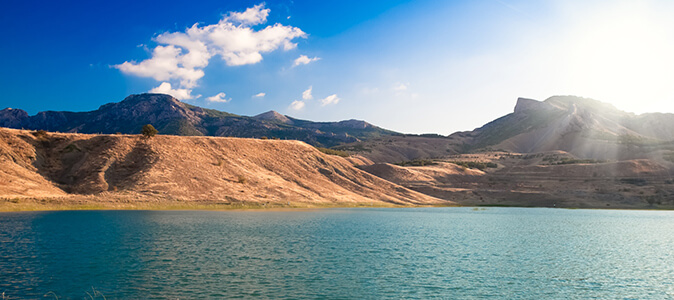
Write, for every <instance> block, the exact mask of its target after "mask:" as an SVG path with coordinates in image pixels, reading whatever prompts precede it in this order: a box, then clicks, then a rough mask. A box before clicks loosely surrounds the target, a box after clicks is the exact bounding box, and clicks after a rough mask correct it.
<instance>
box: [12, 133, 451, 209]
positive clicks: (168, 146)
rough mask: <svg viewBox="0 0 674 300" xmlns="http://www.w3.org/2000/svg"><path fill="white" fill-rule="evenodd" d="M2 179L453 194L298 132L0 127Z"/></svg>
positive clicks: (102, 196)
mask: <svg viewBox="0 0 674 300" xmlns="http://www.w3.org/2000/svg"><path fill="white" fill-rule="evenodd" d="M0 181H2V182H3V183H6V184H3V185H1V186H0V197H2V198H6V199H9V198H15V197H18V198H25V197H40V198H58V199H66V200H65V201H67V199H69V197H75V196H77V195H93V196H89V199H94V201H102V202H105V201H131V202H133V201H157V202H158V203H161V202H162V201H168V202H175V201H202V202H203V201H206V202H211V203H230V204H231V203H282V204H285V203H305V204H349V203H352V204H355V203H368V204H369V203H389V204H402V205H405V204H417V205H418V204H437V203H451V202H448V201H443V200H439V199H437V198H433V197H430V196H426V195H423V194H420V193H418V192H414V191H411V190H408V189H406V188H403V187H401V186H398V185H396V184H393V183H390V182H388V181H385V180H383V179H381V178H379V177H376V176H373V175H370V174H369V173H367V172H364V171H361V170H359V169H357V168H355V167H353V165H352V164H351V163H350V162H348V161H347V160H346V159H344V158H341V157H337V156H330V155H326V154H323V153H321V152H319V151H318V150H316V149H315V148H314V147H312V146H309V145H307V144H305V143H303V142H300V141H281V140H260V139H244V138H221V137H179V136H155V137H153V138H150V139H145V138H142V137H141V136H138V135H86V134H66V133H45V132H31V131H25V130H13V129H3V128H0ZM92 197H93V198H92ZM76 198H77V197H76ZM80 198H81V197H80ZM114 199H117V200H114ZM120 199H121V200H120Z"/></svg>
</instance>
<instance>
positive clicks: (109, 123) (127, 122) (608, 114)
mask: <svg viewBox="0 0 674 300" xmlns="http://www.w3.org/2000/svg"><path fill="white" fill-rule="evenodd" d="M148 123H149V124H152V125H154V126H155V127H156V128H157V129H158V130H159V133H160V134H169V135H182V136H229V137H249V138H273V139H292V140H300V141H304V142H307V143H309V144H311V145H314V146H321V147H333V148H336V149H338V150H344V151H347V152H350V153H358V154H361V155H363V156H365V157H367V158H368V159H371V160H373V161H374V162H399V161H406V160H414V159H432V158H441V157H444V156H447V155H452V154H461V153H471V152H475V151H484V150H501V151H510V152H517V153H537V152H544V151H553V150H562V151H566V152H569V153H571V154H573V155H574V156H576V157H579V158H586V159H613V160H622V159H633V158H648V157H650V156H651V154H652V153H653V152H657V151H661V150H662V149H668V148H667V147H669V146H671V145H673V141H674V114H663V113H648V114H641V115H635V114H633V113H628V112H624V111H621V110H618V109H617V108H615V107H613V106H612V105H610V104H607V103H603V102H600V101H597V100H593V99H587V98H581V97H575V96H553V97H550V98H548V99H546V100H545V101H537V100H533V99H526V98H519V99H517V103H516V105H515V108H514V111H513V112H512V113H510V114H507V115H505V116H503V117H501V118H498V119H496V120H494V121H492V122H489V123H487V124H485V125H484V126H482V127H480V128H477V129H474V130H472V131H463V132H456V133H453V134H451V135H449V136H441V135H436V134H427V135H407V134H401V133H397V132H394V131H390V130H386V129H383V128H380V127H377V126H375V125H372V124H370V123H367V122H365V121H360V120H346V121H340V122H313V121H307V120H300V119H295V118H292V117H290V116H285V115H282V114H280V113H278V112H275V111H269V112H266V113H262V114H259V115H256V116H240V115H236V114H231V113H227V112H222V111H218V110H214V109H206V108H201V107H197V106H193V105H189V104H187V103H184V102H181V101H179V100H177V99H175V98H173V97H171V96H169V95H164V94H139V95H131V96H129V97H127V98H126V99H124V100H123V101H121V102H118V103H109V104H105V105H102V106H101V107H100V108H99V109H97V110H94V111H89V112H65V111H44V112H39V113H37V114H36V115H34V116H30V115H28V113H27V112H25V111H23V110H21V109H11V108H6V109H3V110H1V111H0V127H9V128H16V129H22V128H23V129H30V130H46V131H52V132H77V133H104V134H114V133H123V134H137V133H139V132H140V130H141V128H142V126H143V125H145V124H148ZM661 152H662V151H661ZM661 154H662V153H661Z"/></svg>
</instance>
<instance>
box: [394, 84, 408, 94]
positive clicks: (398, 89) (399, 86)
mask: <svg viewBox="0 0 674 300" xmlns="http://www.w3.org/2000/svg"><path fill="white" fill-rule="evenodd" d="M408 88H409V84H405V83H402V82H398V83H396V84H395V85H394V86H393V90H394V91H396V92H402V91H406V90H407V89H408Z"/></svg>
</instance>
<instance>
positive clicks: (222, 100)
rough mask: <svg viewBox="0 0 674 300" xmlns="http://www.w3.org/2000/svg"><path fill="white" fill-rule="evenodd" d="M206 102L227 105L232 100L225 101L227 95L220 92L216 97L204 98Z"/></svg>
mask: <svg viewBox="0 0 674 300" xmlns="http://www.w3.org/2000/svg"><path fill="white" fill-rule="evenodd" d="M206 100H208V101H209V102H218V103H227V102H229V101H231V100H232V98H229V99H227V95H226V94H225V93H223V92H220V93H218V94H217V95H214V96H210V97H208V98H206Z"/></svg>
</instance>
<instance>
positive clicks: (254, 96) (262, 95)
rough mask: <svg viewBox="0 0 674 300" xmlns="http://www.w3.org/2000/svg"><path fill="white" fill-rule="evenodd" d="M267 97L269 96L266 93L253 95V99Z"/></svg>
mask: <svg viewBox="0 0 674 300" xmlns="http://www.w3.org/2000/svg"><path fill="white" fill-rule="evenodd" d="M266 95H267V94H266V93H257V94H255V95H253V98H264V96H266Z"/></svg>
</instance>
